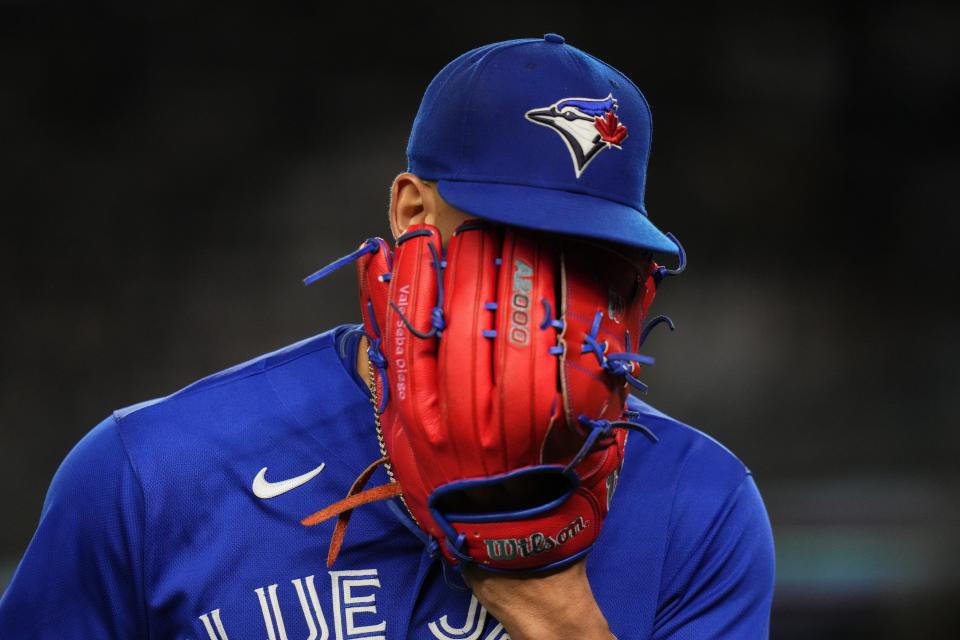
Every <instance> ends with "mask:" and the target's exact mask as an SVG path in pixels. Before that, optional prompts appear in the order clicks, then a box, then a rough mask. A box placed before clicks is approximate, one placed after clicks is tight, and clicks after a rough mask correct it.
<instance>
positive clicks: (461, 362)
mask: <svg viewBox="0 0 960 640" xmlns="http://www.w3.org/2000/svg"><path fill="white" fill-rule="evenodd" d="M621 251H623V252H621ZM625 251H626V250H617V249H616V248H614V247H612V246H611V245H605V244H604V245H601V244H591V243H588V242H584V241H575V240H571V239H569V238H561V237H557V236H546V235H544V234H535V233H531V232H526V231H523V230H520V229H515V228H505V227H499V226H494V225H490V224H487V223H484V222H481V221H476V220H473V221H469V222H467V223H465V224H464V225H462V226H461V227H460V228H459V229H458V230H457V231H456V233H455V234H454V236H453V238H451V239H450V242H449V245H448V247H447V249H446V251H444V249H443V247H442V243H441V238H440V234H439V232H438V231H437V229H436V228H434V227H432V226H429V225H413V226H411V227H410V228H409V230H408V231H407V232H406V233H405V234H404V235H403V236H401V237H400V238H399V239H398V240H397V248H396V253H395V254H391V252H390V250H389V247H388V246H387V244H386V243H385V242H384V241H383V240H382V239H379V238H374V239H371V240H368V241H366V242H365V243H364V244H363V245H362V246H361V247H360V249H358V250H357V251H356V252H354V254H352V255H351V256H348V257H347V258H345V259H343V260H341V261H338V263H334V265H331V267H336V266H339V264H342V263H343V262H345V261H346V260H349V259H354V258H357V259H358V267H359V281H360V292H361V294H360V298H361V308H362V310H363V320H364V330H365V332H366V334H367V337H368V340H369V348H368V355H369V357H370V363H371V372H372V371H373V369H374V368H376V369H377V370H378V371H379V375H373V376H372V377H373V378H374V379H375V385H374V386H375V392H374V395H375V404H376V411H377V413H378V418H379V419H378V423H379V424H378V436H379V438H380V442H381V449H382V453H383V458H381V459H380V460H378V461H377V462H376V463H374V464H373V465H371V466H370V467H369V468H368V469H367V471H365V472H364V474H362V475H361V477H360V478H358V481H357V482H356V483H355V484H354V487H353V488H351V491H350V494H348V497H347V498H346V499H345V500H342V501H340V502H338V503H337V504H335V505H331V506H330V507H328V508H326V509H324V510H322V511H320V512H318V513H316V514H314V515H313V516H310V517H308V518H306V519H305V520H304V521H303V522H304V524H307V525H312V524H317V523H318V522H322V521H324V520H326V519H329V518H331V517H334V516H339V522H338V525H337V527H336V529H335V534H334V537H333V539H332V542H331V549H330V555H329V556H328V563H332V562H333V561H334V560H335V558H336V555H337V553H338V551H339V547H340V544H341V542H342V539H343V534H344V530H345V527H346V522H347V521H348V519H349V514H350V511H351V510H352V509H353V508H355V507H356V506H359V505H360V504H364V503H366V502H371V501H373V500H378V499H383V498H387V497H393V496H398V495H399V496H400V497H401V498H402V500H403V502H404V504H405V505H406V508H407V510H408V511H409V513H410V515H411V516H412V517H413V519H414V520H415V521H416V523H417V524H418V525H419V526H420V527H421V529H423V530H424V531H426V532H427V533H428V534H429V536H430V537H431V538H432V539H433V540H434V541H435V542H436V544H437V545H438V547H439V550H440V551H441V553H442V554H443V556H444V557H445V558H446V560H447V561H449V562H450V563H452V564H453V565H458V564H460V563H472V564H475V565H476V566H478V567H479V568H482V569H487V570H491V571H531V570H539V569H547V568H553V567H558V566H562V565H564V564H566V563H569V562H573V561H574V560H576V559H577V558H579V557H580V556H582V555H584V554H585V553H586V552H587V551H588V550H589V549H590V547H591V545H592V544H593V543H594V541H595V540H596V539H597V536H598V535H599V533H600V527H601V524H602V522H603V519H604V517H605V516H606V514H607V511H608V510H609V507H610V499H611V497H612V495H613V491H614V489H615V487H616V484H617V478H618V474H619V471H620V466H621V464H622V462H623V451H624V445H625V443H626V430H627V429H635V430H641V431H643V432H644V433H645V435H646V436H647V437H649V438H651V439H652V440H655V438H654V437H653V435H652V434H651V433H650V432H649V431H647V430H646V429H645V428H644V427H642V426H641V425H638V424H636V423H634V422H631V421H630V420H629V418H630V417H631V416H630V415H628V412H627V411H626V398H627V394H628V391H629V388H630V386H631V385H632V386H634V387H636V388H639V389H641V390H645V387H644V385H643V384H642V383H641V382H640V381H639V380H638V379H637V376H638V374H639V372H640V368H641V366H642V365H643V364H651V363H652V360H651V359H649V358H647V357H645V356H641V355H639V354H638V353H636V351H635V350H636V349H637V348H638V347H639V345H640V344H641V343H642V342H643V340H644V338H645V337H646V333H647V332H648V331H649V329H650V328H652V326H654V325H656V324H658V323H659V322H660V321H661V320H664V321H666V322H668V323H669V320H667V319H665V318H662V317H661V318H656V319H654V320H653V321H651V322H650V323H647V325H646V328H643V326H644V324H643V323H644V318H645V316H646V315H647V310H648V308H649V307H650V304H651V303H652V302H653V298H654V295H655V293H656V289H657V285H658V283H659V282H660V280H661V279H662V278H663V276H664V275H668V274H673V273H679V272H680V271H681V270H682V264H681V267H680V268H679V269H677V270H668V269H665V268H663V267H659V266H658V265H657V264H656V263H654V262H653V261H652V260H650V259H649V256H647V255H642V256H641V255H636V254H634V255H632V256H631V255H628V254H627V253H626V252H625ZM328 270H329V268H328ZM328 270H322V271H321V272H318V274H316V275H315V276H311V278H312V279H315V278H316V277H320V276H322V275H324V274H325V273H326V272H327V271H328ZM309 280H311V279H308V281H309ZM381 463H383V464H385V465H386V467H387V471H388V473H389V475H390V478H391V480H392V482H391V483H389V484H387V485H385V486H382V487H376V488H374V489H370V490H367V491H363V492H361V491H360V490H361V489H362V487H363V485H364V484H365V483H366V481H367V479H369V477H370V476H371V475H372V473H373V471H374V470H375V468H376V466H377V465H378V464H381Z"/></svg>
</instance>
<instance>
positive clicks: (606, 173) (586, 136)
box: [407, 33, 677, 254]
mask: <svg viewBox="0 0 960 640" xmlns="http://www.w3.org/2000/svg"><path fill="white" fill-rule="evenodd" d="M650 135H651V120H650V107H649V105H648V104H647V101H646V100H645V99H644V97H643V94H642V93H640V90H639V89H638V88H637V86H636V85H635V84H633V82H631V81H630V79H629V78H627V77H626V76H625V75H623V74H622V73H620V72H619V71H617V70H616V69H614V68H613V67H611V66H609V65H607V64H606V63H604V62H602V61H600V60H598V59H597V58H594V57H593V56H591V55H590V54H588V53H584V52H583V51H580V50H579V49H577V48H575V47H571V46H570V45H568V44H566V43H565V42H564V39H563V38H562V37H561V36H559V35H557V34H553V33H548V34H547V35H545V36H544V37H543V38H537V39H523V40H508V41H506V42H497V43H494V44H490V45H487V46H484V47H480V48H479V49H474V50H473V51H469V52H467V53H465V54H463V55H462V56H460V57H459V58H457V59H456V60H454V61H453V62H451V63H450V64H448V65H447V66H446V67H444V68H443V69H442V70H441V71H440V73H438V74H437V76H436V77H435V78H434V79H433V80H432V81H431V82H430V85H429V86H428V87H427V90H426V92H425V93H424V96H423V101H422V102H421V103H420V110H419V111H418V112H417V117H416V119H415V120H414V122H413V129H412V130H411V132H410V140H409V142H408V144H407V162H408V167H407V170H408V171H410V172H411V173H414V174H416V175H417V176H419V177H421V178H423V179H425V180H431V181H435V182H436V183H437V187H438V189H439V191H440V195H441V196H442V197H443V198H444V200H446V201H447V202H448V203H450V204H451V205H453V206H454V207H456V208H458V209H460V210H462V211H464V212H466V213H469V214H471V215H475V216H477V217H479V218H485V219H488V220H493V221H496V222H502V223H505V224H511V225H516V226H518V227H526V228H529V229H538V230H542V231H551V232H556V233H564V234H572V235H577V236H583V237H588V238H597V239H602V240H610V241H613V242H618V243H621V244H625V245H629V246H633V247H639V248H644V249H649V250H652V251H660V252H663V253H669V254H676V253H677V245H676V244H674V242H673V241H672V240H670V238H668V237H667V236H666V235H664V234H663V233H662V232H661V231H660V230H659V229H657V228H656V227H655V226H654V225H653V223H652V222H650V220H649V218H648V217H647V210H646V207H644V204H643V191H644V185H645V183H646V174H647V159H648V157H649V155H650Z"/></svg>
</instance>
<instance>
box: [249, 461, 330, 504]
mask: <svg viewBox="0 0 960 640" xmlns="http://www.w3.org/2000/svg"><path fill="white" fill-rule="evenodd" d="M326 464H327V463H325V462H324V463H323V464H321V465H320V466H319V467H317V468H316V469H313V470H311V471H307V472H306V473H304V474H303V475H299V476H297V477H296V478H290V479H288V480H281V481H280V482H270V481H269V480H267V468H266V467H264V468H263V469H260V473H258V474H257V477H256V478H254V479H253V495H255V496H257V497H258V498H262V499H264V500H269V499H270V498H276V497H277V496H279V495H281V494H284V493H286V492H287V491H292V490H294V489H296V488H297V487H299V486H301V485H304V484H306V483H308V482H310V481H311V480H313V479H314V478H315V477H317V475H318V474H319V473H320V472H321V471H323V467H325V466H326Z"/></svg>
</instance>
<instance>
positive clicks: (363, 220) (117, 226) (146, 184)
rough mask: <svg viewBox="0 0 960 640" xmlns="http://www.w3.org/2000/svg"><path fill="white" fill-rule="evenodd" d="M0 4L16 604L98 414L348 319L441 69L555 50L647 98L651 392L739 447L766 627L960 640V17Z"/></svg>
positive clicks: (2, 324) (648, 8)
mask: <svg viewBox="0 0 960 640" xmlns="http://www.w3.org/2000/svg"><path fill="white" fill-rule="evenodd" d="M220 4H221V6H219V7H216V8H213V7H211V8H207V9H204V8H199V6H198V5H186V8H183V7H181V8H175V5H171V4H166V5H160V6H155V7H152V8H146V5H144V4H141V3H120V2H118V3H115V4H110V3H46V2H23V1H21V2H17V1H10V0H2V1H0V193H2V201H0V212H2V218H0V219H2V222H0V285H2V291H3V296H2V304H3V313H2V314H0V347H2V352H0V357H2V360H0V502H2V504H3V517H2V522H3V526H2V527H0V590H2V586H3V584H5V582H6V580H7V579H8V578H9V575H10V573H11V572H12V571H13V569H14V567H15V565H16V563H17V561H18V559H19V556H20V554H21V553H22V552H23V549H24V548H25V546H26V545H27V543H28V541H29V539H30V536H31V534H32V531H33V528H34V527H35V525H36V521H37V517H38V514H39V511H40V506H41V503H42V500H43V496H44V493H45V490H46V487H47V484H48V482H49V480H50V477H51V476H52V474H53V472H54V471H55V469H56V468H57V465H58V464H59V462H60V461H61V460H62V458H63V457H64V455H65V454H66V453H67V451H69V449H70V448H71V446H72V445H73V444H74V443H75V442H76V441H77V440H78V439H79V438H80V437H81V436H82V435H83V434H84V433H85V432H86V431H87V430H88V429H89V428H90V427H92V426H93V425H94V424H95V423H96V422H98V421H99V420H100V419H101V418H102V417H104V416H105V415H107V414H108V413H109V412H110V411H111V410H112V409H114V408H117V407H121V406H124V405H128V404H132V403H134V402H137V401H140V400H143V399H146V398H151V397H156V396H159V395H165V394H167V393H169V392H172V391H174V390H176V389H177V388H179V387H181V386H183V385H185V384H186V383H188V382H189V381H192V380H194V379H196V378H198V377H200V376H203V375H205V374H207V373H210V372H213V371H216V370H218V369H221V368H224V367H226V366H228V365H231V364H233V363H236V362H239V361H242V360H245V359H248V358H250V357H252V356H255V355H257V354H259V353H261V352H264V351H267V350H271V349H274V348H278V347H280V346H282V345H284V344H287V343H289V342H292V341H295V340H297V339H299V338H302V337H305V336H307V335H311V334H313V333H315V332H318V331H320V330H323V329H325V328H328V327H330V326H332V325H334V324H338V323H343V322H348V321H354V320H356V319H357V316H358V314H357V311H356V310H355V303H354V291H353V275H352V272H351V271H350V270H344V272H342V273H338V274H336V275H335V276H333V277H331V278H329V279H327V280H325V281H324V282H323V283H322V284H320V285H318V286H316V287H314V288H311V289H304V288H303V286H302V285H301V284H300V278H301V277H302V276H304V275H306V274H307V273H310V272H311V271H312V270H314V269H315V268H316V267H318V266H319V265H321V264H324V263H326V262H327V261H329V260H330V259H332V258H334V257H337V256H339V255H342V254H343V253H346V252H347V251H349V250H351V249H352V248H353V247H354V246H355V245H356V244H357V243H358V242H359V241H360V240H361V239H363V238H364V237H366V236H369V235H387V234H388V233H389V229H388V227H387V225H386V213H385V211H386V205H387V193H388V186H389V184H390V182H391V180H392V178H393V177H394V175H396V174H397V173H398V172H400V171H401V170H403V168H404V166H405V160H404V146H405V143H406V135H407V131H408V128H409V125H410V122H411V120H412V118H413V116H414V114H415V112H416V109H417V105H418V102H419V98H420V96H421V94H422V92H423V90H424V88H425V87H426V85H427V83H428V82H429V80H430V78H431V77H432V76H433V75H434V74H435V73H436V72H437V71H438V70H439V69H440V68H441V66H442V65H443V64H445V63H446V62H447V61H448V60H450V59H452V58H453V57H455V56H456V55H457V54H459V53H461V52H463V51H465V50H467V49H469V48H473V47H475V46H479V45H481V44H485V43H487V42H490V41H494V40H500V39H506V38H511V37H524V36H539V35H542V34H543V33H545V32H548V31H556V32H559V33H562V34H563V35H564V36H566V38H567V41H568V42H569V43H571V44H573V45H575V46H578V47H580V48H582V49H585V50H587V51H589V52H591V53H593V54H595V55H598V56H599V57H601V58H603V59H604V60H606V61H608V62H610V63H611V64H613V65H614V66H617V67H618V68H620V69H621V70H623V71H624V72H626V73H627V75H629V76H630V77H631V78H633V79H634V80H635V81H636V82H637V84H638V85H639V86H640V87H641V89H643V91H644V92H645V94H646V96H647V98H648V100H649V101H650V103H651V105H652V107H653V114H654V149H653V156H652V161H651V165H650V174H649V183H648V192H647V193H648V195H647V203H648V208H649V210H650V211H651V215H652V218H653V219H654V221H655V222H656V223H657V224H658V225H659V226H660V227H661V228H663V229H666V230H672V231H674V232H675V233H676V234H677V235H678V236H679V237H680V238H681V239H682V240H683V241H684V243H685V245H686V247H687V250H688V252H689V254H690V268H689V269H688V272H687V274H686V275H685V277H683V278H681V279H678V280H672V281H670V282H669V287H668V288H667V289H664V290H663V292H662V293H661V296H660V297H659V298H658V301H657V310H658V311H660V312H667V313H670V314H671V315H672V316H673V318H674V319H675V320H676V321H677V323H678V329H677V331H676V333H675V334H673V335H668V334H667V332H664V333H663V334H657V335H656V336H655V339H653V340H651V342H650V344H651V348H650V352H651V353H652V355H656V356H657V357H658V364H657V366H656V367H654V368H653V369H651V370H649V371H648V372H647V374H646V377H647V379H648V381H649V382H650V383H651V392H650V395H649V398H648V399H649V400H650V401H651V402H653V403H654V404H656V405H658V406H659V407H660V408H661V409H663V410H665V411H667V412H669V413H672V414H674V415H676V416H677V417H679V418H681V419H683V420H685V421H687V422H690V423H691V424H694V425H696V426H698V427H699V428H701V429H703V430H705V431H707V432H708V433H710V434H712V435H714V436H715V437H717V438H718V439H719V440H721V441H723V442H724V443H725V444H727V445H728V446H729V447H730V448H731V449H733V451H735V452H736V453H737V454H738V455H739V456H740V457H741V458H742V459H743V460H744V461H745V462H746V463H747V464H748V466H750V467H751V468H752V470H753V472H754V474H755V476H756V478H757V480H758V483H759V485H760V488H761V490H762V492H763V493H764V495H765V498H766V501H767V506H768V509H769V511H770V515H771V519H772V522H773V526H774V531H775V535H776V542H777V561H778V585H777V595H776V602H775V607H774V617H773V625H772V636H773V637H774V638H778V639H790V638H860V637H864V638H867V637H869V638H917V637H924V638H940V637H960V636H958V634H960V578H958V576H960V560H958V554H957V553H956V551H955V547H956V543H957V541H958V539H960V510H958V503H960V468H958V460H960V429H958V428H957V419H956V417H955V415H954V414H955V410H954V409H953V408H952V407H954V406H955V405H956V402H957V399H958V384H957V378H958V376H957V374H956V373H955V368H956V364H955V363H956V362H957V360H958V359H960V340H958V337H957V322H956V313H957V308H958V302H957V282H958V278H957V275H958V267H957V258H956V253H957V250H956V247H957V241H958V237H960V234H958V227H960V219H958V214H960V211H958V206H957V204H956V198H957V193H958V188H960V153H958V151H960V149H958V146H960V145H958V142H960V136H958V134H957V126H956V124H955V120H956V118H957V116H958V114H960V51H958V41H960V37H958V34H960V7H958V6H957V5H956V4H954V5H953V6H949V5H941V4H939V3H937V4H934V3H926V2H900V3H884V2H875V3H849V4H848V3H798V4H796V5H793V6H789V5H784V6H774V5H775V3H758V4H755V5H750V4H744V5H739V6H735V5H731V4H730V3H717V4H715V5H709V4H703V5H699V4H698V5H693V4H690V3H679V2H660V3H625V4H618V3H616V2H602V3H585V2H584V3H575V2H563V1H559V0H557V1H554V2H552V3H550V4H549V5H548V4H543V5H524V4H521V3H519V2H502V3H501V2H485V3H474V4H465V5H462V8H451V7H454V6H455V5H454V4H453V3H438V4H431V3H422V2H408V3H400V4H397V3H394V4H392V5H383V6H384V7H387V6H389V7H391V8H390V9H386V8H383V9H381V8H379V5H375V4H369V3H347V4H332V3H331V4H326V3H309V6H300V7H285V6H284V5H281V4H278V3H272V4H269V5H268V4H264V6H263V7H261V8H260V9H255V8H253V7H252V6H248V5H246V4H241V5H238V4H236V3H220Z"/></svg>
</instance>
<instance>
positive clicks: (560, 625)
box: [465, 560, 614, 640]
mask: <svg viewBox="0 0 960 640" xmlns="http://www.w3.org/2000/svg"><path fill="white" fill-rule="evenodd" d="M465 578H466V580H467V584H469V586H470V588H471V589H472V590H473V593H474V595H476V596H477V600H479V601H480V604H482V605H483V606H484V607H485V608H486V609H487V611H489V612H490V614H491V615H493V616H494V617H495V618H496V619H497V620H499V621H500V623H501V624H502V625H503V628H504V629H506V631H507V633H509V634H510V638H511V639H512V640H547V639H552V638H580V639H582V640H611V638H614V636H613V634H612V633H610V627H609V626H608V625H607V620H606V618H604V617H603V613H602V612H601V611H600V607H599V606H598V605H597V601H596V600H595V599H594V597H593V591H592V590H591V589H590V582H589V581H588V580H587V567H586V562H585V560H580V561H579V562H576V563H574V564H572V565H570V566H568V567H564V568H563V569H559V570H557V571H553V572H547V573H538V574H527V575H503V574H497V573H489V572H486V571H480V570H476V569H474V570H469V569H468V570H467V571H466V572H465Z"/></svg>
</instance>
